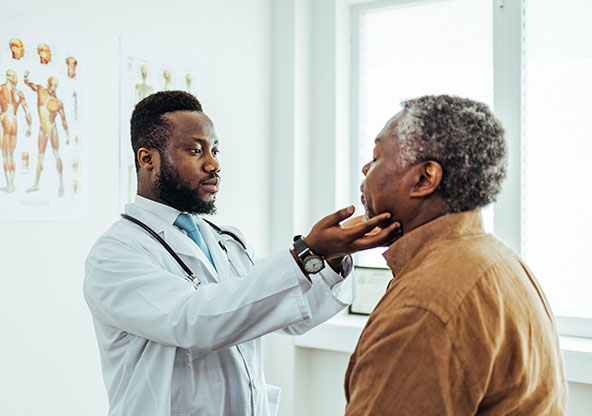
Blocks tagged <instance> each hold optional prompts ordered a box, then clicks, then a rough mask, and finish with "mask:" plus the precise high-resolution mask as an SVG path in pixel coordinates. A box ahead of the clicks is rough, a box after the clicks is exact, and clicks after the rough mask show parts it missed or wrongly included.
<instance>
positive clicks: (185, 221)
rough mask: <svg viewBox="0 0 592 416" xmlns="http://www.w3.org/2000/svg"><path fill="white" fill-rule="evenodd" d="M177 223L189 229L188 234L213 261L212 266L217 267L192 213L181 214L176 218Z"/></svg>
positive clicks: (211, 261) (180, 226)
mask: <svg viewBox="0 0 592 416" xmlns="http://www.w3.org/2000/svg"><path fill="white" fill-rule="evenodd" d="M175 225H176V226H177V227H179V228H182V229H184V230H185V231H187V236H188V237H189V238H191V239H192V240H193V241H195V244H197V246H198V247H199V248H200V249H201V251H203V252H204V254H205V255H206V257H207V258H208V260H209V261H210V263H212V266H214V269H215V268H216V266H215V265H214V261H213V260H212V255H211V254H210V250H208V246H207V245H206V242H205V241H204V239H203V237H202V236H201V233H200V232H199V230H198V229H197V227H196V226H195V221H193V218H192V217H191V215H189V214H179V216H178V217H177V219H176V220H175Z"/></svg>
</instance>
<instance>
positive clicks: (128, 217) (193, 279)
mask: <svg viewBox="0 0 592 416" xmlns="http://www.w3.org/2000/svg"><path fill="white" fill-rule="evenodd" d="M121 216H122V217H123V218H125V219H126V220H128V221H131V222H133V223H134V224H137V225H139V226H140V227H142V228H143V229H144V230H146V231H147V232H148V234H150V235H151V236H152V237H154V239H156V241H158V242H159V243H160V244H162V246H163V247H164V248H165V249H166V251H168V252H169V254H170V255H171V256H172V257H173V258H174V259H175V261H176V262H177V263H178V264H179V266H181V268H182V269H183V271H184V272H185V274H186V276H185V277H186V278H187V280H189V281H190V282H191V283H192V284H193V287H194V288H196V289H197V287H198V286H199V285H201V282H200V281H199V279H198V278H197V276H196V275H195V273H193V271H192V270H191V269H190V268H189V266H187V265H186V264H185V262H184V261H183V260H181V258H180V257H179V256H178V255H177V253H175V250H173V249H172V248H171V246H169V245H168V243H167V242H166V241H164V239H163V238H162V237H161V236H159V235H158V234H157V233H156V231H154V230H153V229H152V228H150V227H149V226H147V225H146V224H144V223H143V222H142V221H140V220H139V219H137V218H134V217H132V216H131V215H127V214H121ZM202 219H203V220H204V221H205V222H207V223H208V225H209V226H210V227H212V228H213V229H214V230H215V231H216V232H217V233H218V234H220V235H222V234H226V235H229V236H230V237H232V239H233V241H235V242H236V243H237V244H238V245H240V246H241V248H242V250H243V252H244V253H245V255H246V256H247V258H248V259H249V261H250V262H251V265H253V266H254V265H255V262H254V261H253V259H252V258H251V255H250V254H249V251H248V250H247V246H246V245H245V243H243V242H242V241H241V239H240V238H238V237H237V235H236V234H234V233H233V232H231V231H226V230H223V229H221V228H220V227H218V226H217V225H216V224H214V223H212V222H211V221H208V220H206V219H205V218H202ZM218 245H219V246H220V248H222V251H224V253H225V254H226V258H227V259H228V263H230V264H232V261H231V260H230V257H229V256H228V249H227V248H226V245H225V244H224V243H223V242H222V240H218Z"/></svg>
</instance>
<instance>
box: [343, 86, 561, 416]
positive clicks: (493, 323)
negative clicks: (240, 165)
mask: <svg viewBox="0 0 592 416" xmlns="http://www.w3.org/2000/svg"><path fill="white" fill-rule="evenodd" d="M403 105H404V109H403V111H401V112H400V113H398V114H397V115H395V116H394V117H393V118H392V119H391V120H389V121H388V123H387V124H386V126H385V127H384V129H383V130H382V131H381V132H380V134H379V135H378V137H377V139H376V146H375V148H374V157H373V160H372V161H371V162H369V163H368V164H366V165H365V166H364V167H363V169H362V171H363V173H364V175H365V176H366V178H365V181H364V183H363V184H362V188H361V190H362V200H363V203H364V205H365V207H366V212H367V215H368V216H369V217H373V216H375V215H376V214H377V213H381V212H390V213H391V214H392V217H391V220H390V221H399V222H400V223H401V225H402V228H403V233H402V236H401V237H400V238H399V239H398V240H397V241H396V242H394V243H392V244H391V245H390V247H389V248H388V250H387V251H386V252H385V253H384V258H385V259H386V262H387V264H388V266H389V268H390V269H391V270H392V272H393V279H392V280H391V282H390V284H389V287H388V288H387V291H386V294H385V295H384V297H383V298H382V300H381V301H380V302H379V304H378V305H377V307H376V309H375V310H374V311H373V312H372V314H371V315H370V318H369V320H368V324H367V326H366V328H365V329H364V331H363V333H362V336H361V338H360V340H359V342H358V345H357V347H356V350H355V351H354V353H353V355H352V357H351V359H350V363H349V366H348V369H347V373H346V379H345V392H346V398H347V402H348V403H347V408H346V414H347V415H390V414H396V415H405V416H410V415H455V416H457V415H474V414H479V415H509V414H512V415H561V414H565V411H566V407H567V383H566V380H565V375H564V371H563V363H562V358H561V352H560V348H559V342H558V337H557V329H556V325H555V321H554V318H553V314H552V312H551V309H550V307H549V303H548V301H547V299H546V298H545V295H544V294H543V291H542V289H541V287H540V286H539V284H538V283H537V281H536V279H535V277H534V276H533V274H532V272H531V271H530V270H529V269H528V267H527V266H526V265H525V264H524V262H523V261H522V260H521V259H520V258H519V257H518V256H517V255H516V253H514V252H513V251H512V250H511V249H510V248H508V247H506V246H505V245H504V244H503V243H502V242H501V241H499V240H498V239H497V238H495V237H494V236H493V235H491V234H487V233H485V231H484V229H483V224H482V219H481V214H480V213H479V208H482V207H484V206H486V205H488V204H490V203H491V202H493V201H494V200H495V199H496V196H497V195H498V194H499V192H500V189H501V183H502V180H503V179H504V177H505V169H506V168H505V166H506V144H505V141H504V132H503V128H502V126H501V125H500V123H499V122H498V121H497V120H496V119H495V118H494V117H493V115H492V114H491V112H490V111H489V109H488V108H487V107H486V106H485V105H483V104H481V103H477V102H474V101H471V100H468V99H462V98H458V97H451V96H445V95H443V96H426V97H421V98H418V99H413V100H408V101H405V102H404V103H403Z"/></svg>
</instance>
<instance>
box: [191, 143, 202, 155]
mask: <svg viewBox="0 0 592 416" xmlns="http://www.w3.org/2000/svg"><path fill="white" fill-rule="evenodd" d="M189 151H190V152H191V153H195V154H200V153H201V152H202V148H201V145H199V144H198V145H196V146H195V147H193V148H191V149H189Z"/></svg>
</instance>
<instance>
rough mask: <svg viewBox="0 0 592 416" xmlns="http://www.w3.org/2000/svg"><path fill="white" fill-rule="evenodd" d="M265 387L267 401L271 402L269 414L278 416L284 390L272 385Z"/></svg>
mask: <svg viewBox="0 0 592 416" xmlns="http://www.w3.org/2000/svg"><path fill="white" fill-rule="evenodd" d="M265 387H266V388H267V400H268V402H269V414H270V415H271V416H277V413H278V409H279V406H280V393H281V391H282V389H280V388H279V387H276V386H273V385H271V384H266V385H265Z"/></svg>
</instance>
